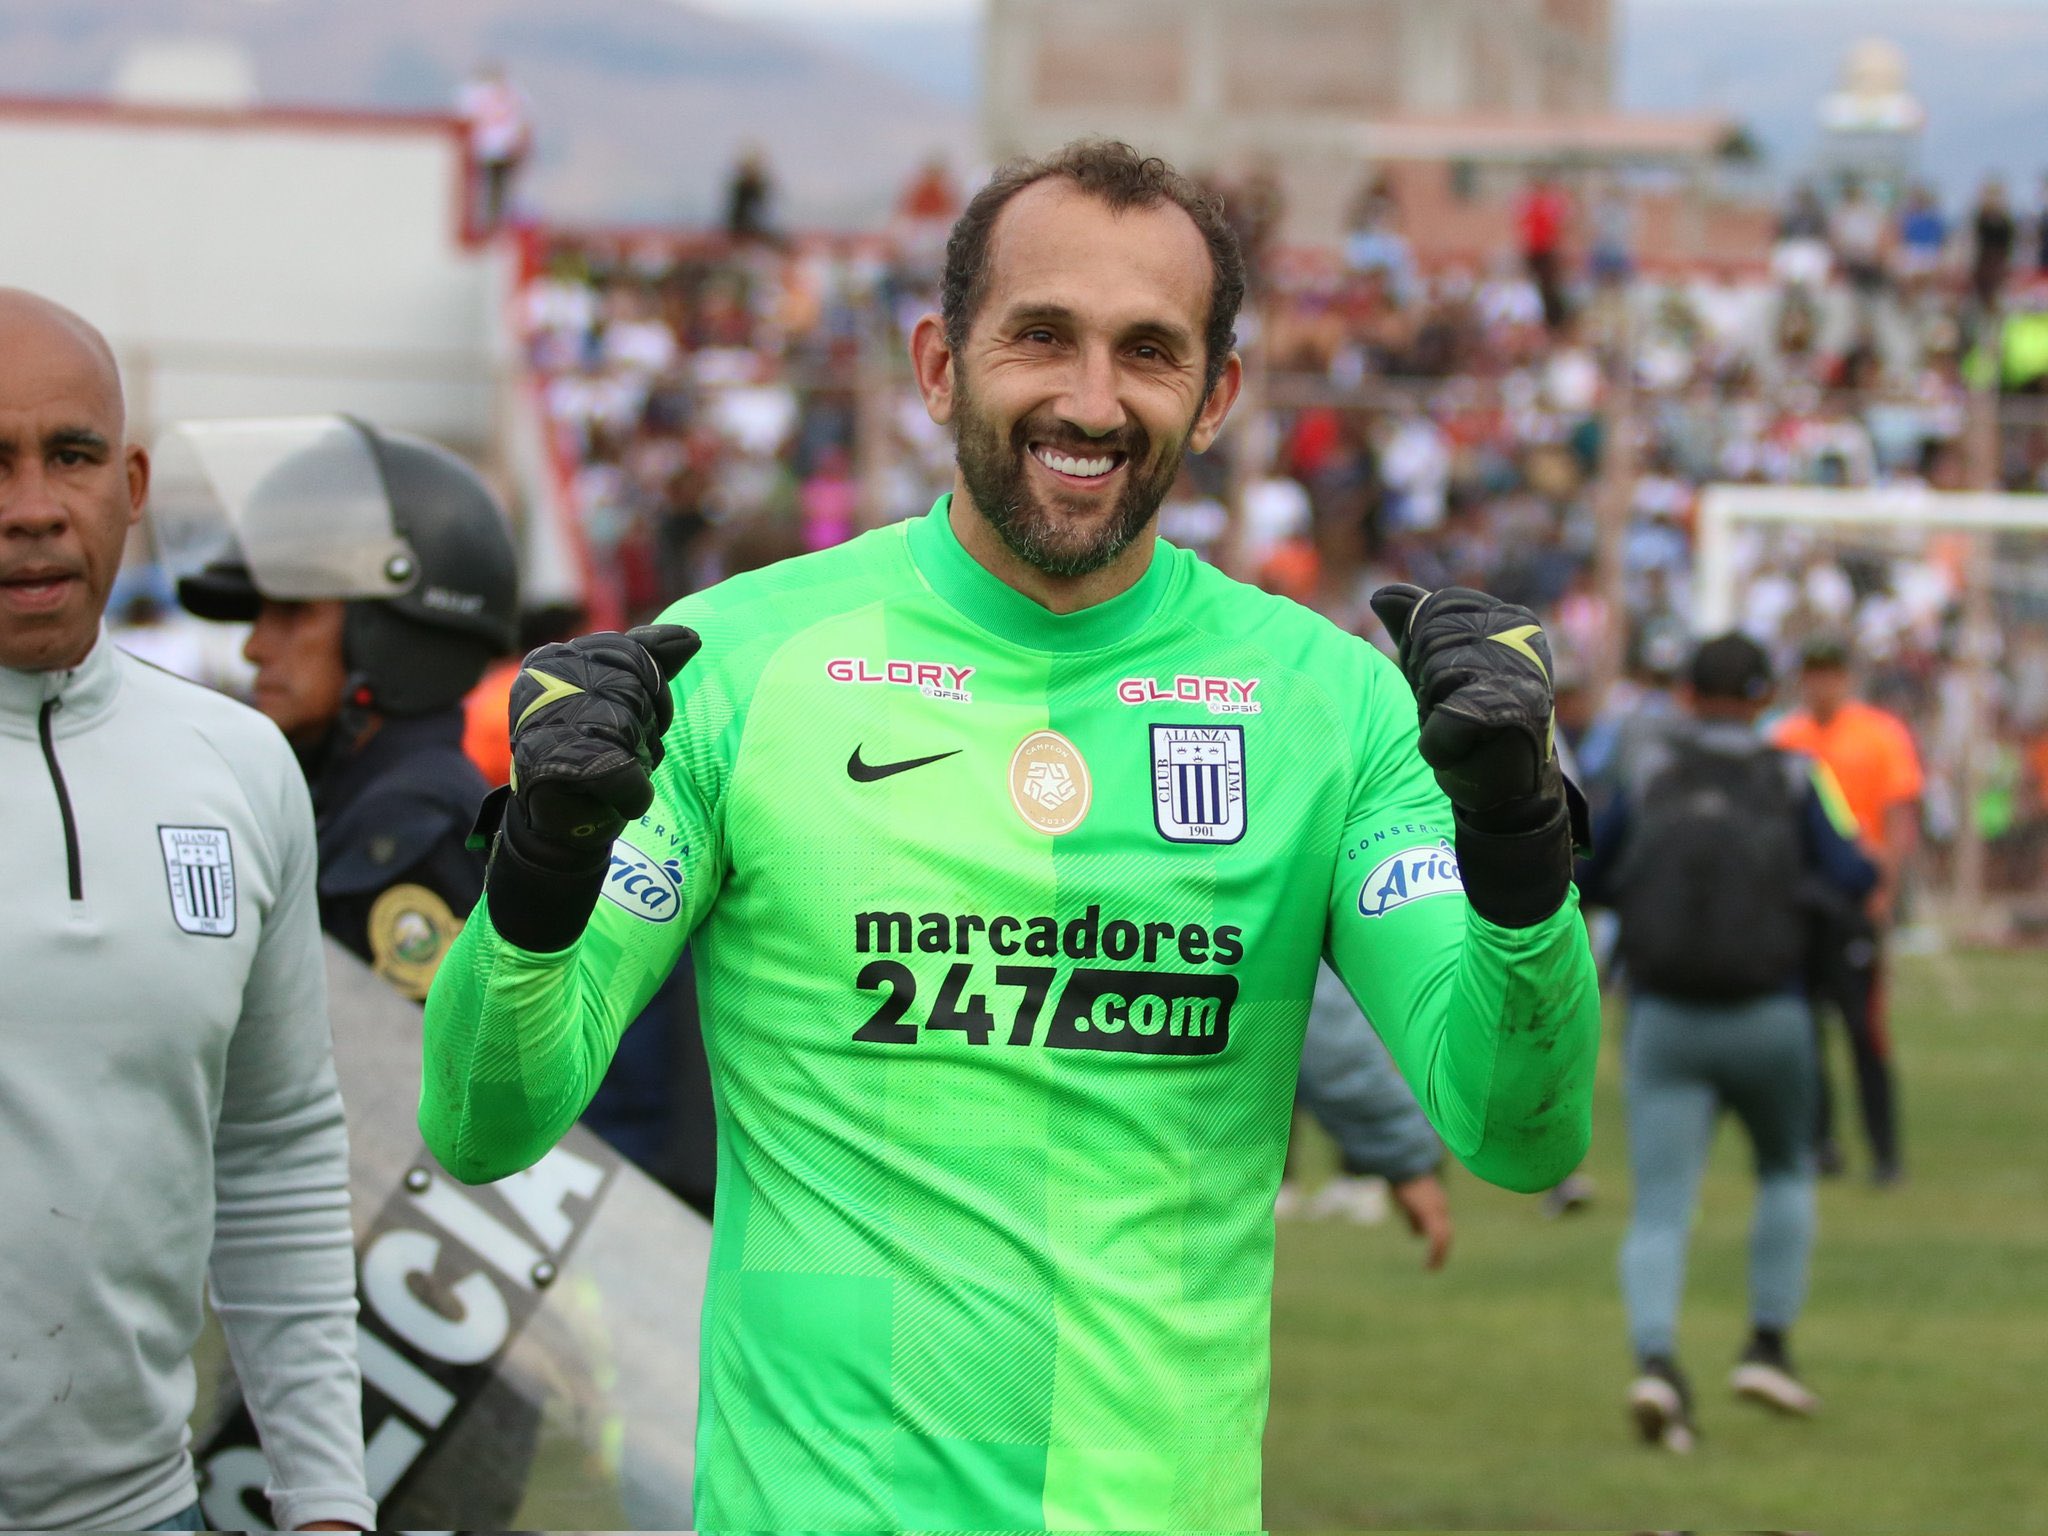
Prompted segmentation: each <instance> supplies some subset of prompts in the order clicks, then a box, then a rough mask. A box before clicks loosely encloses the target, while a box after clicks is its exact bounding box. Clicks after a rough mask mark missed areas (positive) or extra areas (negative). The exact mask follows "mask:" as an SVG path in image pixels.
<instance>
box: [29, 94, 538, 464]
mask: <svg viewBox="0 0 2048 1536" xmlns="http://www.w3.org/2000/svg"><path fill="white" fill-rule="evenodd" d="M466 178H467V165H466V161H465V158H464V147H463V138H462V133H461V128H460V125H459V124H458V123H457V122H456V121H455V120H454V119H452V118H440V117H428V116H396V117H393V116H375V115H368V114H361V115H358V114H348V113H328V112H290V111H275V110H259V111H254V112H207V111H197V112H195V111H187V110H178V109H162V108H134V107H114V106H106V105H101V104H84V103H51V102H24V101H4V100H0V283H5V284H8V285H12V286H18V287H23V288H28V289H32V290H34V291H36V292H38V293H42V294H45V295H47V296H48V297H50V298H52V299H55V300H57V301H58V302H60V303H63V304H66V305H69V306H70V307H72V308H73V309H76V310H77V311H78V312H79V313H81V314H83V315H84V316H86V318H87V319H89V320H91V321H92V322H93V323H95V324H96V325H98V326H99V327H100V328H101V329H102V330H104V331H105V332H106V333H107V336H108V339H109V340H110V341H111V342H112V343H113V345H114V348H115V350H116V352H117V354H118V355H119V357H120V359H121V363H122V367H123V371H124V374H125V377H126V382H127V388H128V398H129V409H130V412H131V415H132V417H133V418H134V423H133V430H134V431H135V432H136V433H137V435H139V436H145V437H146V436H147V435H149V434H150V433H153V432H154V431H155V430H156V428H157V427H159V426H161V425H162V424H164V423H166V422H169V421H173V420H177V419H179V418H182V417H193V416H202V417H204V416H211V417H219V416H238V415H273V414H286V413H300V412H317V411H333V410H342V411H350V412H354V413H356V414H359V415H361V416H363V417H365V418H367V419H369V420H372V421H375V422H378V423H380V424H383V425H387V426H393V427H399V428H403V429H406V430H409V431H414V432H420V433H424V434H427V435H429V436H432V437H435V438H437V439H440V440H442V441H444V442H448V443H450V444H451V445H453V446H456V447H458V448H462V449H465V450H467V451H469V452H471V453H473V454H476V455H478V456H480V457H484V458H492V457H495V452H496V439H497V437H498V431H497V417H498V415H499V412H500V410H501V406H500V394H499V386H500V383H501V381H502V379H503V378H504V376H505V374H506V369H507V367H508V359H507V357H506V356H505V355H504V354H505V349H506V340H505V337H506V335H507V330H506V327H505V325H504V323H503V318H504V314H505V308H506V304H507V300H508V297H509V292H510V285H511V283H512V281H513V279H514V277H515V275H516V272H515V264H514V258H513V256H512V253H511V252H510V250H509V249H506V248H503V247H494V246H492V245H487V244H485V243H483V242H481V241H479V240H477V239H476V238H475V237H474V232H473V231H471V230H470V229H469V228H467V227H466V220H465V209H466V207H467V196H466Z"/></svg>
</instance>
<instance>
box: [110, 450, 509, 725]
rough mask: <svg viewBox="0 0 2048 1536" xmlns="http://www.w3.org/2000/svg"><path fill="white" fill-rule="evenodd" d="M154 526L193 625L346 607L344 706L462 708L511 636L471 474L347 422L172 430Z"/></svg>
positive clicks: (491, 504) (505, 585)
mask: <svg viewBox="0 0 2048 1536" xmlns="http://www.w3.org/2000/svg"><path fill="white" fill-rule="evenodd" d="M155 460H156V473H155V476H154V483H153V489H152V492H151V496H150V514H151V520H152V526H153V527H154V529H155V531H156V537H157V541H158V544H159V547H160V548H161V550H162V551H163V555H164V562H165V564H166V565H167V566H169V567H170V568H171V569H172V570H173V571H174V572H182V573H183V574H182V575H181V576H180V579H179V581H178V601H179V602H180V603H182V604H183V605H184V606H185V607H186V608H187V609H189V610H190V611H191V612H193V613H195V614H197V615H198V616H199V617H200V618H202V619H224V620H252V619H254V618H255V617H256V614H257V611H258V609H259V608H260V607H261V605H262V603H263V601H264V600H265V599H269V600H271V601H274V602H311V601H318V600H322V599H340V600H341V601H344V602H346V603H347V604H348V610H347V618H346V620H345V623H344V626H343V630H342V647H343V651H344V653H345V654H344V660H345V663H346V665H347V667H348V672H349V697H348V702H349V703H350V704H352V705H354V706H357V707H361V708H367V709H373V710H376V711H378V712H380V713H382V714H387V715H423V714H429V713H432V712H433V711H436V710H441V709H447V708H450V707H452V706H453V705H455V704H457V703H458V702H460V700H461V698H462V696H463V695H464V694H465V693H467V692H468V691H469V690H470V689H471V688H473V687H474V686H475V685H476V681H477V679H478V678H479V677H480V676H482V674H483V670H484V668H485V667H486V666H487V665H489V663H490V662H491V661H492V660H493V659H494V658H495V657H498V656H501V655H504V654H505V653H507V652H509V651H511V650H512V649H513V648H514V647H515V645H516V644H517V641H518V619H519V574H518V558H517V555H516V553H515V551H514V548H513V544H512V532H511V529H510V527H509V526H508V524H507V522H506V518H505V514H504V512H503V511H502V510H500V508H499V506H498V503H497V499H496V498H495V497H494V496H492V495H491V492H490V490H489V488H488V487H487V486H485V484H484V483H483V481H482V480H481V479H480V478H479V477H478V475H477V473H476V471H475V470H473V469H471V468H470V467H469V466H468V465H467V464H466V463H464V462H463V461H462V460H461V459H459V458H457V457H456V456H455V455H454V454H452V453H450V452H448V451H447V450H446V449H444V448H439V447H436V446H435V445H434V444H432V443H429V442H425V441H422V440H421V439H419V438H416V437H408V436H405V435H403V434H400V433H396V432H386V431H382V430H380V429H378V428H375V427H370V426H367V425H365V424H364V423H362V422H359V421H357V420H355V419H354V418H352V417H346V416H315V417H285V418H275V419H268V420H255V421H214V422H185V423H181V424H180V425H178V426H175V427H172V428H171V429H170V430H169V431H168V432H167V433H165V434H164V436H163V437H162V438H160V439H159V440H158V442H157V445H156V449H155Z"/></svg>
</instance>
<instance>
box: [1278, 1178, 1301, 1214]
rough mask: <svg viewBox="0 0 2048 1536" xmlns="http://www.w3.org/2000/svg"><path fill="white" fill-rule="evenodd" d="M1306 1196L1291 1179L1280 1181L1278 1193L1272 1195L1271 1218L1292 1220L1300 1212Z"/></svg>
mask: <svg viewBox="0 0 2048 1536" xmlns="http://www.w3.org/2000/svg"><path fill="white" fill-rule="evenodd" d="M1307 1203H1308V1197H1307V1196H1306V1195H1304V1194H1303V1193H1302V1192H1301V1186H1300V1185H1299V1184H1297V1183H1295V1182H1294V1180H1292V1179H1282V1180H1281V1181H1280V1193H1279V1194H1277V1195H1275V1196H1274V1197H1273V1219H1274V1220H1275V1221H1292V1220H1294V1218H1295V1217H1297V1216H1299V1215H1300V1214H1301V1210H1302V1207H1303V1206H1304V1205H1306V1204H1307Z"/></svg>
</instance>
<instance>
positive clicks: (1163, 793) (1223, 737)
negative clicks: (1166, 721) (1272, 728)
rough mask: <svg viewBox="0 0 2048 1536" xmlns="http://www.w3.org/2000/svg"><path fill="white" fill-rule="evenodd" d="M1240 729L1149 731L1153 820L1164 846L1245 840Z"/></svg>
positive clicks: (1212, 727) (1176, 727)
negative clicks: (1164, 843) (1165, 843)
mask: <svg viewBox="0 0 2048 1536" xmlns="http://www.w3.org/2000/svg"><path fill="white" fill-rule="evenodd" d="M1244 804H1245V795H1244V727H1243V726H1241V725H1155V726H1153V727H1152V820H1153V823H1154V824H1155V825H1156V826H1157V827H1158V828H1159V835H1160V836H1161V837H1163V838H1165V839H1166V840H1167V841H1168V842H1169V843H1234V842H1236V841H1237V840H1238V839H1239V838H1241V837H1243V836H1244V822H1245V809H1244Z"/></svg>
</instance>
